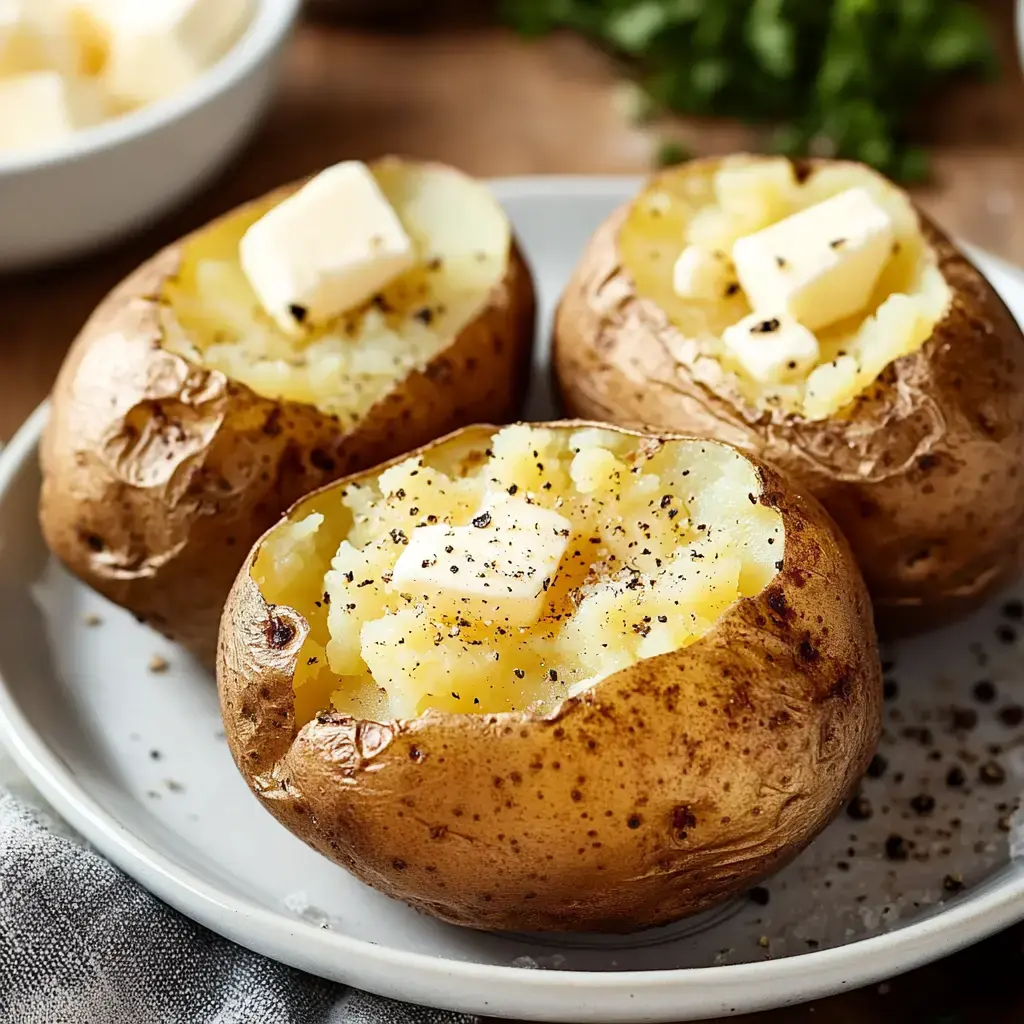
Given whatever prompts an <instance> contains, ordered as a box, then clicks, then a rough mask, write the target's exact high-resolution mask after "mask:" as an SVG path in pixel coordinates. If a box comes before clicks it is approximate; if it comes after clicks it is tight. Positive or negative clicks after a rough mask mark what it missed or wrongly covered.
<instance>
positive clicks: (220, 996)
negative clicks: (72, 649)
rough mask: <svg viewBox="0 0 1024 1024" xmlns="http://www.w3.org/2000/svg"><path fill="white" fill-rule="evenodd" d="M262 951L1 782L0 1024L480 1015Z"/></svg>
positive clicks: (393, 1022)
mask: <svg viewBox="0 0 1024 1024" xmlns="http://www.w3.org/2000/svg"><path fill="white" fill-rule="evenodd" d="M476 1020H477V1018H475V1017H468V1016H465V1015H462V1014H456V1013H445V1012H443V1011H439V1010H428V1009H425V1008H423V1007H416V1006H409V1005H407V1004H405V1003H396V1002H393V1001H391V1000H389V999H382V998H380V997H378V996H371V995H368V994H366V993H365V992H357V991H355V990H354V989H346V988H344V987H342V986H340V985H332V984H329V983H328V982H325V981H321V980H319V979H318V978H313V977H310V976H309V975H306V974H302V973H301V972H299V971H295V970H292V969H291V968H289V967H284V966H282V965H281V964H278V963H275V962H273V961H272V960H266V959H264V958H263V957H261V956H257V955H256V954H255V953H250V952H249V951H248V950H245V949H242V948H241V947H240V946H236V945H234V943H231V942H228V941H227V940H226V939H222V938H220V937H219V936H217V935H214V934H213V933H212V932H209V931H207V930H206V929H205V928H202V927H200V926H199V925H197V924H194V923H193V922H191V921H189V920H188V919H187V918H184V917H182V916H181V915H180V914H178V913H176V912H175V911H174V910H172V909H171V908H170V907H168V906H167V905H166V904H164V903H161V902H160V901H159V900H158V899H156V898H155V897H154V896H151V895H150V894H149V893H148V892H146V891H145V890H144V889H142V888H141V887H140V886H138V885H136V884H135V882H133V881H132V880H131V879H130V878H128V877H127V876H126V875H124V874H122V873H121V872H120V871H118V869H117V868H115V867H114V866H113V865H111V864H110V863H108V862H107V861H105V860H104V859H103V858H102V857H100V856H99V855H98V854H96V853H94V852H93V851H91V850H88V849H86V848H85V847H84V846H82V845H81V844H79V843H78V842H77V841H75V840H74V839H72V838H69V837H68V836H67V835H65V834H61V831H60V829H59V826H57V827H55V823H54V822H52V821H50V820H49V819H48V818H47V817H45V816H44V815H43V814H42V813H41V812H39V811H37V810H35V809H34V808H32V807H30V806H29V805H28V804H26V803H24V802H22V801H21V800H18V799H16V798H15V797H14V796H13V795H12V794H11V793H10V792H9V791H7V790H5V789H3V788H0V1024H472V1022H475V1021H476Z"/></svg>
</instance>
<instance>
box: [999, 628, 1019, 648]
mask: <svg viewBox="0 0 1024 1024" xmlns="http://www.w3.org/2000/svg"><path fill="white" fill-rule="evenodd" d="M996 639H997V640H998V641H999V642H1000V643H1001V644H1013V643H1016V642H1017V631H1016V630H1015V629H1014V628H1013V626H1007V625H1006V623H1000V624H999V625H998V626H996Z"/></svg>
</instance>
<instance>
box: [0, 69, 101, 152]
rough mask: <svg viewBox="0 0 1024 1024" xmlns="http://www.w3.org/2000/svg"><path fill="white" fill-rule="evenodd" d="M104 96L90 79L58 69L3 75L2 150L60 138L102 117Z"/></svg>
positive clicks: (0, 99)
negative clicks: (84, 79) (81, 78)
mask: <svg viewBox="0 0 1024 1024" xmlns="http://www.w3.org/2000/svg"><path fill="white" fill-rule="evenodd" d="M105 112H106V111H105V108H104V102H103V97H102V95H101V93H100V92H99V90H98V89H97V88H96V87H95V85H94V84H93V83H91V82H87V81H83V80H79V79H75V78H65V77H63V76H62V75H59V74H58V73H57V72H56V71H36V72H33V73H32V74H28V75H17V76H15V77H14V78H5V79H0V151H6V152H11V151H24V150H32V149H36V148H41V147H43V146H46V145H49V144H51V143H55V142H59V141H60V140H61V139H64V138H65V137H66V136H68V135H70V134H71V133H72V132H76V131H78V130H79V129H81V128H88V127H89V126H90V125H93V124H96V123H98V122H99V121H101V120H102V119H103V116H104V114H105Z"/></svg>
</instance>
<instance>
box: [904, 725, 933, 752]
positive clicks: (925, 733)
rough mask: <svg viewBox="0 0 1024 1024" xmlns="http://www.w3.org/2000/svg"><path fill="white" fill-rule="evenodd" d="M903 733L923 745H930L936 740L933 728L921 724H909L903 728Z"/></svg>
mask: <svg viewBox="0 0 1024 1024" xmlns="http://www.w3.org/2000/svg"><path fill="white" fill-rule="evenodd" d="M903 735H904V737H906V738H907V739H908V740H916V741H917V742H918V743H920V744H921V746H922V747H930V746H931V745H932V743H934V742H935V738H934V737H933V736H932V731H931V729H928V728H925V727H924V726H921V725H908V726H907V727H906V729H904V730H903Z"/></svg>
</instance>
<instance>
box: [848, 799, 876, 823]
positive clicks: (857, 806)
mask: <svg viewBox="0 0 1024 1024" xmlns="http://www.w3.org/2000/svg"><path fill="white" fill-rule="evenodd" d="M846 813H847V815H849V817H851V818H853V820H854V821H867V820H868V819H869V818H870V817H871V816H872V814H874V810H873V809H872V807H871V801H870V800H869V799H868V798H867V797H866V796H855V797H854V798H853V799H852V800H851V801H850V802H849V803H848V804H847V805H846Z"/></svg>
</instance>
